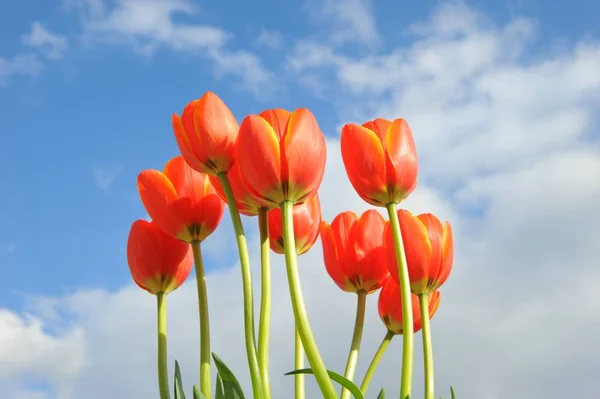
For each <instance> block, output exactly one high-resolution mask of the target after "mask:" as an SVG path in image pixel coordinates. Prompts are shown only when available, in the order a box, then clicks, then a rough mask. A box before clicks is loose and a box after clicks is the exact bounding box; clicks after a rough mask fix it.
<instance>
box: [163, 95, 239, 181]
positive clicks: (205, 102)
mask: <svg viewBox="0 0 600 399" xmlns="http://www.w3.org/2000/svg"><path fill="white" fill-rule="evenodd" d="M172 123H173V130H174V132H175V139H176V140H177V145H178V146H179V151H181V155H183V158H184V159H185V160H186V162H187V163H188V164H189V165H190V166H191V167H192V169H195V170H197V171H198V172H202V173H206V174H209V175H217V174H218V173H220V172H227V171H228V170H229V169H230V168H231V165H233V163H234V162H235V145H236V140H237V137H238V129H239V127H238V123H237V121H236V120H235V117H234V116H233V113H231V110H230V109H229V108H227V105H225V103H224V102H223V101H222V100H221V99H220V98H219V97H218V96H217V95H216V94H215V93H213V92H210V91H209V92H206V93H205V94H204V95H203V96H202V97H200V99H199V100H194V101H192V102H190V103H189V104H188V105H186V107H185V109H184V110H183V113H182V114H181V117H179V116H178V115H177V114H173V118H172Z"/></svg>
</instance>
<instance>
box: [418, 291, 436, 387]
mask: <svg viewBox="0 0 600 399" xmlns="http://www.w3.org/2000/svg"><path fill="white" fill-rule="evenodd" d="M419 307H420V308H421V323H422V326H423V328H422V330H421V331H422V334H423V359H424V366H425V399H433V398H434V397H435V393H434V390H435V388H434V383H433V348H432V347H431V327H430V324H429V294H421V295H419Z"/></svg>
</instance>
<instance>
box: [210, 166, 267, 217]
mask: <svg viewBox="0 0 600 399" xmlns="http://www.w3.org/2000/svg"><path fill="white" fill-rule="evenodd" d="M227 177H228V179H229V184H230V185H231V191H232V192H233V198H235V202H236V205H237V207H238V211H239V212H240V213H241V214H243V215H246V216H256V215H258V210H259V209H260V208H262V207H267V204H263V203H261V202H260V201H259V200H258V199H257V198H255V197H254V196H253V195H252V194H250V190H249V189H248V187H247V186H246V183H244V181H243V180H242V175H241V174H240V168H239V163H237V162H236V163H235V164H234V165H233V166H232V167H231V169H229V172H227ZM210 182H211V183H212V185H213V186H214V187H215V190H217V194H219V197H221V198H222V199H223V201H225V202H227V197H226V196H225V191H224V190H223V186H222V185H221V181H220V180H219V178H218V177H217V176H210Z"/></svg>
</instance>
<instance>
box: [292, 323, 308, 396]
mask: <svg viewBox="0 0 600 399" xmlns="http://www.w3.org/2000/svg"><path fill="white" fill-rule="evenodd" d="M294 331H295V334H294V335H295V338H294V341H295V350H294V369H295V370H301V369H303V368H304V347H303V346H302V339H301V338H300V332H299V331H298V327H296V328H295V329H294ZM294 379H295V380H294V383H295V385H294V393H295V395H294V397H295V399H304V397H305V396H306V392H305V385H304V374H296V375H295V376H294Z"/></svg>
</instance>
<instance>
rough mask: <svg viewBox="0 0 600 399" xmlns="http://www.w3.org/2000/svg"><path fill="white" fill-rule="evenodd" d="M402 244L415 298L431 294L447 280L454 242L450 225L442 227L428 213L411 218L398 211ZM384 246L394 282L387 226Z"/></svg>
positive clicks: (395, 269)
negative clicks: (419, 295) (417, 295)
mask: <svg viewBox="0 0 600 399" xmlns="http://www.w3.org/2000/svg"><path fill="white" fill-rule="evenodd" d="M398 219H399V221H400V229H401V231H402V241H403V242H404V251H405V253H406V263H407V266H408V275H409V279H410V289H411V291H412V292H413V293H415V294H426V293H430V292H433V291H434V290H436V289H437V288H438V287H440V286H441V285H442V284H444V282H445V281H446V280H447V279H448V276H449V275H450V272H451V270H452V263H453V262H454V242H453V239H452V228H451V226H450V223H448V222H446V224H445V225H443V226H442V223H441V222H440V221H439V219H438V218H436V217H435V216H433V215H432V214H431V213H425V214H422V215H419V216H416V217H415V216H413V214H411V213H410V212H409V211H406V210H404V209H400V210H398ZM384 235H385V246H386V251H387V255H388V265H389V268H390V274H391V276H392V278H393V279H394V280H395V281H396V282H398V281H399V279H398V266H397V263H396V252H395V250H394V241H393V238H392V229H391V227H390V225H389V223H388V224H387V225H386V228H385V233H384Z"/></svg>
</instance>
